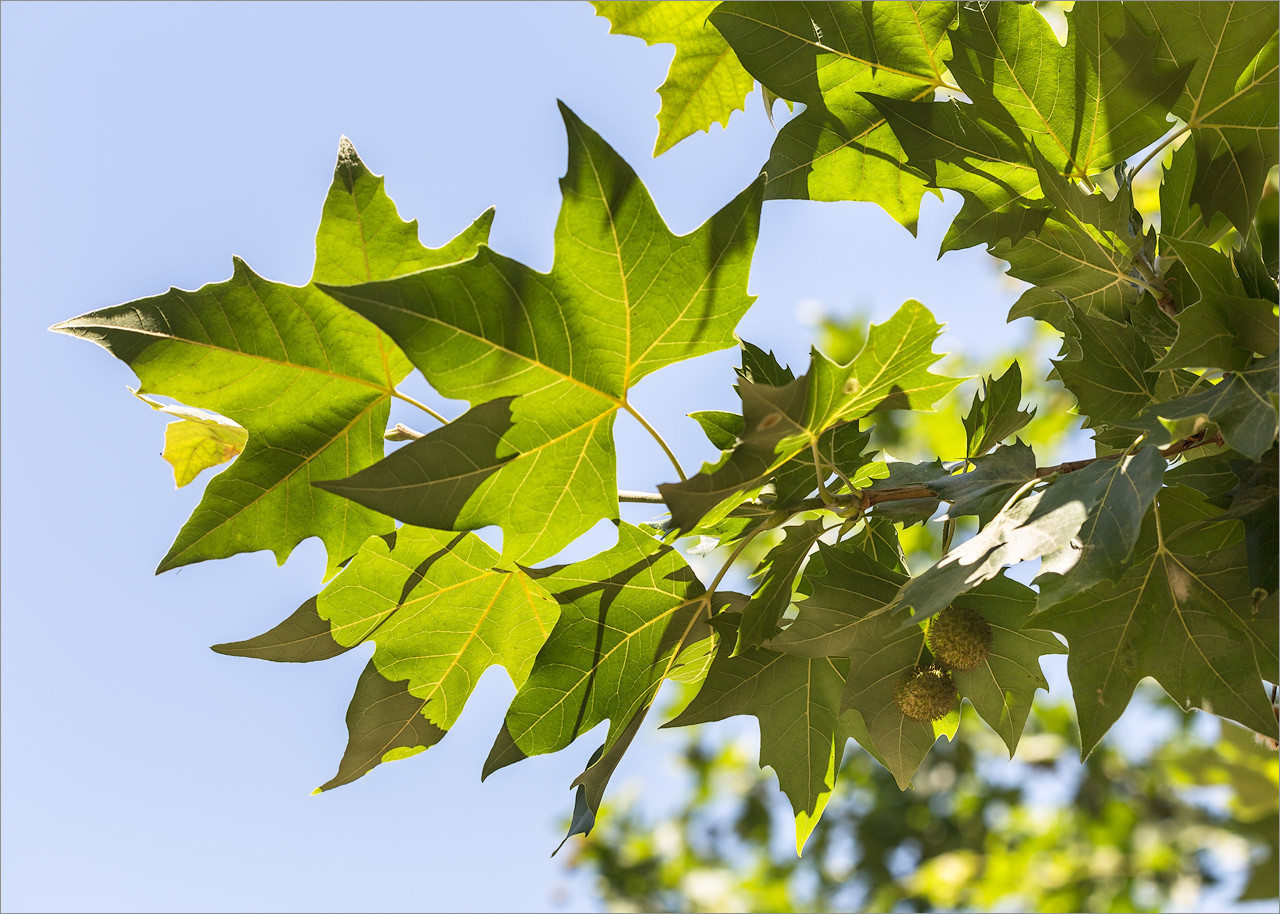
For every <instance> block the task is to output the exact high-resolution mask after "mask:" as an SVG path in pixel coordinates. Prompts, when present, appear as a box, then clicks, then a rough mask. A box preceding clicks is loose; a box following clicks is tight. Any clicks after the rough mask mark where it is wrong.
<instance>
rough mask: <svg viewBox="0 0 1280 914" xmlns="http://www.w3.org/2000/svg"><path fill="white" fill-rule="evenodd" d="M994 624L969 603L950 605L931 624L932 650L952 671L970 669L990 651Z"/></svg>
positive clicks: (930, 642)
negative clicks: (967, 604) (969, 605)
mask: <svg viewBox="0 0 1280 914" xmlns="http://www.w3.org/2000/svg"><path fill="white" fill-rule="evenodd" d="M991 640H992V636H991V624H990V623H989V622H987V620H986V619H985V618H984V617H983V615H982V613H980V612H978V611H977V610H976V609H971V608H970V607H968V606H948V607H947V608H946V609H944V610H943V611H942V612H940V613H938V615H937V616H935V617H934V619H933V622H932V623H931V624H930V625H929V649H930V650H931V651H933V656H934V657H936V658H937V659H938V662H939V663H942V664H945V665H946V666H948V667H950V668H951V669H953V670H960V671H962V672H963V671H964V670H971V669H973V668H974V667H976V666H977V665H978V664H980V663H982V662H983V661H984V660H986V659H987V655H988V654H990V653H991Z"/></svg>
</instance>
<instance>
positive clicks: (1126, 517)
mask: <svg viewBox="0 0 1280 914" xmlns="http://www.w3.org/2000/svg"><path fill="white" fill-rule="evenodd" d="M1093 466H1094V467H1097V468H1098V470H1097V472H1096V473H1095V475H1096V476H1097V477H1098V485H1100V486H1101V487H1102V492H1101V494H1100V495H1099V496H1098V500H1097V504H1096V505H1095V506H1094V507H1093V509H1092V510H1091V511H1090V512H1089V518H1088V520H1086V521H1085V522H1084V526H1082V527H1081V528H1080V533H1079V535H1077V536H1075V537H1073V538H1072V539H1071V542H1069V543H1068V544H1067V545H1066V546H1064V547H1062V548H1061V549H1058V550H1057V551H1056V552H1051V553H1049V554H1048V555H1046V556H1045V557H1044V561H1043V562H1042V563H1041V565H1040V575H1039V577H1037V578H1036V580H1035V583H1036V585H1037V586H1038V587H1039V588H1040V604H1039V605H1040V609H1048V608H1049V607H1051V606H1055V605H1057V604H1058V603H1061V602H1062V601H1063V600H1066V599H1068V598H1069V597H1073V596H1075V595H1076V594H1078V593H1082V592H1084V591H1086V590H1088V589H1089V588H1091V587H1093V586H1094V585H1095V584H1098V583H1100V582H1102V581H1115V580H1117V579H1119V577H1120V576H1121V575H1122V574H1124V572H1125V570H1126V569H1127V568H1128V565H1129V558H1130V557H1131V556H1132V555H1133V549H1134V546H1135V545H1137V542H1138V534H1139V532H1140V531H1141V529H1142V519H1143V518H1144V517H1145V516H1146V514H1147V509H1148V508H1150V507H1151V503H1152V501H1153V500H1154V499H1155V497H1156V493H1157V492H1159V491H1160V485H1161V480H1162V478H1163V477H1164V471H1165V466H1166V463H1165V459H1164V458H1163V457H1162V456H1160V451H1159V450H1158V449H1157V448H1154V447H1144V448H1143V449H1142V450H1140V451H1138V453H1137V454H1135V455H1133V456H1132V457H1123V458H1121V459H1119V460H1108V461H1099V462H1098V463H1096V464H1094V465H1093ZM1090 469H1092V467H1090Z"/></svg>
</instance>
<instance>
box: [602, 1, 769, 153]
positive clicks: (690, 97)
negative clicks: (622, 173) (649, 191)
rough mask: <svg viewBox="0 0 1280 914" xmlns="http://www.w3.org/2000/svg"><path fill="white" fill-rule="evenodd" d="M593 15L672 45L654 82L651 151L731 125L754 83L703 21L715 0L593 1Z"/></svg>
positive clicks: (616, 28)
mask: <svg viewBox="0 0 1280 914" xmlns="http://www.w3.org/2000/svg"><path fill="white" fill-rule="evenodd" d="M592 5H593V6H594V7H595V8H596V15H597V16H603V17H604V18H606V19H608V20H609V22H610V26H609V32H610V33H611V34H614V35H618V34H622V35H634V36H635V37H636V38H643V39H644V40H645V43H646V44H650V45H654V44H673V45H675V47H676V56H675V59H674V60H672V61H671V69H670V70H668V71H667V78H666V79H665V80H664V81H663V83H662V85H661V86H660V87H658V95H660V96H661V97H662V109H661V110H660V111H659V112H658V140H657V142H656V143H655V144H654V147H653V154H654V155H655V156H659V155H662V154H663V153H664V152H666V151H667V150H668V149H670V148H671V147H672V146H674V145H675V144H676V143H678V142H680V141H681V140H683V139H684V138H685V137H687V136H692V135H693V134H694V133H696V132H697V131H699V130H703V131H707V130H710V129H711V125H712V124H723V125H724V126H726V127H727V126H728V125H729V116H730V115H731V114H733V112H734V111H741V110H743V108H744V107H745V105H746V98H747V93H748V92H750V91H751V87H752V86H753V85H754V84H755V80H754V79H752V78H751V74H750V73H748V72H747V71H746V70H744V69H743V68H742V64H740V63H738V58H737V56H736V55H735V54H734V53H733V50H732V49H731V48H730V47H729V45H728V44H727V43H726V42H725V40H724V38H723V37H722V36H721V35H720V33H719V32H717V31H716V30H715V28H713V27H712V26H711V24H710V23H709V22H707V15H708V14H709V13H710V12H711V11H712V10H713V9H715V8H716V2H715V0H697V2H685V3H674V2H671V0H666V2H657V3H640V2H617V0H600V2H596V3H593V4H592Z"/></svg>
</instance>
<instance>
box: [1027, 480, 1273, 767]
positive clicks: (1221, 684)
mask: <svg viewBox="0 0 1280 914" xmlns="http://www.w3.org/2000/svg"><path fill="white" fill-rule="evenodd" d="M1188 491H1190V490H1188V489H1186V488H1184V487H1181V486H1178V487H1172V488H1166V489H1164V490H1163V491H1162V492H1161V494H1160V496H1159V498H1158V500H1157V502H1156V505H1155V507H1154V508H1153V509H1152V510H1151V512H1150V513H1149V514H1148V515H1147V518H1146V520H1145V522H1144V523H1143V529H1142V535H1141V537H1140V539H1139V541H1138V546H1137V549H1136V551H1135V554H1134V560H1133V562H1132V564H1130V566H1129V568H1128V570H1127V571H1126V573H1125V574H1124V576H1123V577H1122V578H1121V579H1120V580H1119V581H1118V582H1116V583H1114V584H1110V583H1103V584H1099V585H1098V586H1096V587H1094V588H1093V589H1091V590H1089V591H1088V592H1087V593H1082V594H1079V595H1077V596H1075V597H1072V598H1071V599H1069V600H1067V601H1065V602H1063V603H1060V604H1058V605H1057V606H1055V607H1053V608H1052V609H1049V610H1047V611H1046V612H1044V613H1041V614H1038V615H1037V616H1036V617H1035V619H1034V621H1033V622H1032V623H1031V624H1033V625H1034V626H1035V627H1036V628H1043V629H1050V630H1052V631H1056V632H1059V633H1061V634H1063V635H1065V636H1066V638H1067V640H1068V642H1070V647H1071V651H1070V656H1069V659H1068V661H1067V671H1068V674H1069V675H1070V677H1071V683H1072V687H1073V689H1074V692H1075V702H1076V712H1077V718H1078V720H1079V722H1080V743H1081V753H1082V755H1088V754H1089V752H1090V751H1091V750H1092V749H1093V747H1094V746H1095V745H1097V743H1098V740H1099V739H1101V738H1102V736H1103V734H1104V733H1106V732H1107V730H1108V729H1109V728H1110V727H1111V725H1112V724H1113V723H1115V721H1116V720H1117V719H1118V718H1119V717H1120V714H1121V713H1122V712H1123V711H1124V709H1125V707H1126V706H1127V705H1128V703H1129V699H1130V697H1131V696H1132V695H1133V690H1134V687H1135V686H1136V685H1137V684H1138V680H1140V679H1141V678H1142V677H1144V676H1152V677H1154V678H1155V680H1156V681H1157V682H1159V683H1160V685H1161V686H1163V687H1164V690H1165V691H1166V692H1168V693H1169V695H1170V697H1172V698H1173V699H1174V700H1175V701H1176V702H1177V703H1178V704H1179V705H1180V706H1181V707H1182V708H1183V709H1185V710H1190V709H1191V708H1201V709H1203V710H1206V711H1212V712H1213V713H1214V714H1217V715H1219V716H1221V717H1227V718H1230V719H1231V720H1236V721H1239V722H1240V723H1242V724H1244V725H1245V726H1247V727H1250V728H1252V729H1254V730H1257V731H1259V732H1262V733H1269V734H1272V735H1274V734H1275V730H1276V719H1275V716H1274V715H1273V714H1272V712H1271V707H1270V705H1269V704H1268V702H1267V698H1266V694H1265V691H1264V689H1263V686H1262V673H1261V672H1260V670H1259V663H1258V660H1257V659H1255V657H1254V651H1253V650H1252V649H1251V645H1250V644H1249V642H1248V641H1246V640H1244V639H1242V637H1241V634H1240V631H1241V628H1242V627H1244V625H1245V624H1246V623H1243V622H1242V621H1241V620H1248V619H1250V617H1251V604H1252V597H1251V595H1250V593H1249V585H1248V579H1247V574H1246V570H1245V557H1244V549H1243V547H1242V546H1241V545H1239V544H1237V545H1236V546H1234V547H1228V548H1222V549H1217V550H1214V551H1210V552H1206V551H1203V549H1202V548H1197V544H1196V543H1194V542H1184V543H1182V544H1181V545H1182V547H1184V548H1187V549H1188V551H1187V552H1185V553H1184V552H1181V551H1179V548H1180V544H1179V543H1178V541H1176V540H1174V541H1170V539H1169V537H1170V536H1171V535H1172V534H1173V533H1174V531H1176V530H1177V529H1178V528H1179V527H1181V526H1183V525H1184V524H1185V523H1186V522H1187V521H1188V520H1198V519H1199V515H1198V514H1194V513H1191V512H1189V511H1188V510H1187V508H1186V507H1184V506H1183V505H1182V504H1180V503H1179V502H1180V501H1181V500H1182V499H1184V498H1185V496H1182V495H1180V494H1179V493H1185V492H1188ZM1192 494H1194V493H1192ZM1271 627H1272V628H1273V629H1274V624H1273V625H1272V626H1271ZM1246 630H1247V629H1246ZM1273 640H1274V639H1273ZM1271 669H1274V665H1272V667H1271Z"/></svg>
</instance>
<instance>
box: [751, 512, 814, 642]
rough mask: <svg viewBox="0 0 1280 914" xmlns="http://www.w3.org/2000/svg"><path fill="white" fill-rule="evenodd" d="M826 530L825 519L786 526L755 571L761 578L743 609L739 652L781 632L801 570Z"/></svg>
mask: <svg viewBox="0 0 1280 914" xmlns="http://www.w3.org/2000/svg"><path fill="white" fill-rule="evenodd" d="M826 529H827V525H826V524H824V523H823V521H822V519H821V518H815V519H814V520H809V521H805V522H804V523H802V524H796V525H794V526H791V527H786V528H784V530H783V534H784V537H783V540H782V542H780V543H778V545H776V546H774V547H773V548H772V549H770V550H769V553H768V555H766V556H765V557H764V558H763V559H761V560H760V564H759V565H758V566H757V567H756V570H755V572H753V574H754V575H755V576H757V577H759V578H760V583H759V585H758V586H757V587H756V590H755V592H754V593H752V594H751V600H750V601H749V602H748V603H747V605H746V608H745V609H743V611H742V621H741V622H740V623H739V625H738V643H737V647H736V648H735V651H736V652H737V653H741V652H742V651H745V650H747V649H748V648H753V647H759V646H760V645H761V644H763V643H764V642H766V641H768V640H769V639H770V638H772V637H773V636H774V635H776V634H777V633H778V624H779V623H780V622H781V621H782V614H783V613H785V612H786V611H787V607H789V606H790V605H791V597H792V594H793V593H794V592H795V589H796V580H797V579H798V578H799V577H800V569H801V568H803V567H804V564H805V560H806V559H807V558H808V557H809V551H810V550H811V549H813V544H814V543H816V542H817V541H818V537H820V536H822V534H823V533H825V532H826Z"/></svg>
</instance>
